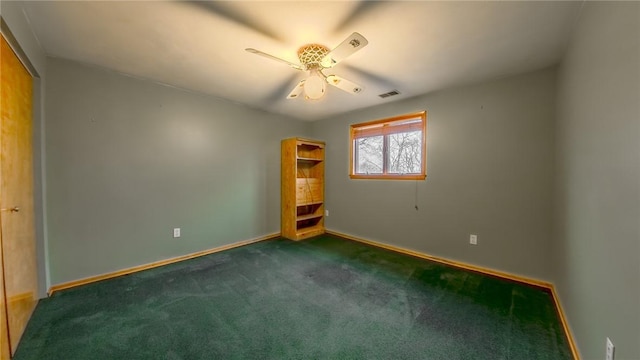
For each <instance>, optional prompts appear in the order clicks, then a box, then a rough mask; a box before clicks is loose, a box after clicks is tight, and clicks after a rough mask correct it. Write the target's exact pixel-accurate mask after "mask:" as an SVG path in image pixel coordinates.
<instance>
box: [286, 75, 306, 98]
mask: <svg viewBox="0 0 640 360" xmlns="http://www.w3.org/2000/svg"><path fill="white" fill-rule="evenodd" d="M305 80H306V79H302V80H300V82H299V83H297V84H296V87H294V88H293V90H291V92H290V93H289V95H287V99H295V98H297V97H299V96H300V94H302V89H303V88H304V81H305Z"/></svg>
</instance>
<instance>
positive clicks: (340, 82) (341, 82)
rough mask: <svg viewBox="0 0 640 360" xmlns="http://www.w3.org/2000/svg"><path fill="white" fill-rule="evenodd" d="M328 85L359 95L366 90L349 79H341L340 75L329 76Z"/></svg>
mask: <svg viewBox="0 0 640 360" xmlns="http://www.w3.org/2000/svg"><path fill="white" fill-rule="evenodd" d="M327 83H329V85H333V86H335V87H337V88H338V89H340V90H343V91H346V92H348V93H351V94H358V93H361V92H362V90H364V89H363V87H362V86H360V85H358V84H356V83H354V82H352V81H349V80H347V79H344V78H341V77H340V76H338V75H329V76H327Z"/></svg>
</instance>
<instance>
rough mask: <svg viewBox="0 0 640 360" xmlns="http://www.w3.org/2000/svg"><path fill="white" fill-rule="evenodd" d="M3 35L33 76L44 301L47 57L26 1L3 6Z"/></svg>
mask: <svg viewBox="0 0 640 360" xmlns="http://www.w3.org/2000/svg"><path fill="white" fill-rule="evenodd" d="M0 16H1V17H2V32H3V34H4V35H5V37H6V38H7V39H8V40H9V42H10V44H11V45H12V46H14V47H15V48H14V49H17V50H18V52H19V54H18V55H19V56H20V58H21V60H22V61H23V62H24V63H26V64H27V67H28V68H29V71H30V72H31V74H32V75H33V77H34V78H33V119H32V120H33V167H34V168H33V176H34V181H33V186H34V189H33V195H34V210H35V214H34V215H35V219H34V220H35V225H36V256H37V259H36V260H37V264H38V295H39V296H40V297H44V296H46V294H47V290H48V288H49V265H48V254H47V233H46V213H45V211H44V208H45V206H44V204H45V194H46V188H45V182H44V167H45V159H44V136H43V134H44V128H45V111H44V99H45V82H46V61H47V60H46V56H45V53H44V50H43V49H42V48H41V47H40V43H39V42H38V40H37V39H36V38H35V36H34V35H33V32H32V31H31V28H30V25H29V22H28V21H27V18H26V17H25V15H24V13H23V11H22V1H2V2H0Z"/></svg>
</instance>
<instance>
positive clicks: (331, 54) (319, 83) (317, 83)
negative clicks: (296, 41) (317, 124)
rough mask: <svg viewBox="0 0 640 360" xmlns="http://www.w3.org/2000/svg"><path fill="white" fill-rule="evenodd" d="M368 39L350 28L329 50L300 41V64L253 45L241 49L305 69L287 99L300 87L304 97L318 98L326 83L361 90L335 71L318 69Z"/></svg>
mask: <svg viewBox="0 0 640 360" xmlns="http://www.w3.org/2000/svg"><path fill="white" fill-rule="evenodd" d="M368 43H369V42H368V41H367V39H365V38H364V36H362V35H360V34H359V33H357V32H354V33H353V34H351V35H350V36H349V37H348V38H346V39H345V40H344V41H343V42H341V43H340V45H338V46H337V47H336V48H335V49H333V50H329V48H327V47H326V46H324V45H320V44H307V45H303V46H302V47H300V49H298V58H299V59H300V64H295V63H292V62H289V61H287V60H284V59H281V58H279V57H276V56H273V55H270V54H267V53H265V52H262V51H260V50H256V49H253V48H247V49H245V50H246V51H248V52H250V53H253V54H256V55H260V56H264V57H266V58H269V59H272V60H276V61H279V62H281V63H285V64H287V65H289V66H290V67H292V68H294V69H296V70H301V71H308V72H309V77H307V78H306V79H303V80H300V82H299V83H298V84H297V85H296V86H295V87H294V88H293V90H291V92H290V93H289V95H288V96H287V99H295V98H297V97H298V96H299V95H300V94H301V93H302V92H303V91H304V94H305V98H307V99H310V100H318V99H320V98H321V97H322V96H324V93H325V91H326V84H329V85H333V86H335V87H337V88H338V89H340V90H344V91H346V92H348V93H351V94H358V93H360V92H362V90H363V88H362V86H360V85H358V84H356V83H354V82H352V81H349V80H347V79H344V78H342V77H340V76H338V75H325V74H324V73H323V72H322V71H323V70H325V69H330V68H332V67H334V66H335V65H336V64H338V63H339V62H340V61H342V60H344V59H345V58H347V57H348V56H350V55H352V54H353V53H355V52H356V51H358V50H360V49H362V48H363V47H365V46H366V45H367V44H368Z"/></svg>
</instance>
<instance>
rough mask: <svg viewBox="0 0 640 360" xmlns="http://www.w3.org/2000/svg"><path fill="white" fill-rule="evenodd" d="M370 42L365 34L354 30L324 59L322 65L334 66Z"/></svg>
mask: <svg viewBox="0 0 640 360" xmlns="http://www.w3.org/2000/svg"><path fill="white" fill-rule="evenodd" d="M368 43H369V41H367V39H365V38H364V36H362V35H360V34H359V33H357V32H354V33H353V34H351V35H350V36H349V37H348V38H346V39H345V40H344V41H343V42H341V43H340V45H338V46H337V47H336V48H335V49H333V50H331V52H329V53H328V54H327V55H326V56H325V57H324V58H323V59H322V66H324V67H325V68H327V67H333V66H334V65H335V64H337V63H339V62H340V61H342V60H343V59H345V58H347V57H349V56H351V55H353V53H355V52H356V51H358V50H360V49H362V48H363V47H365V46H367V44H368Z"/></svg>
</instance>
